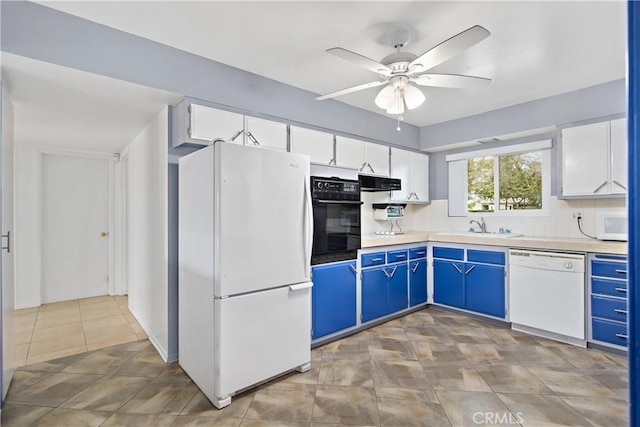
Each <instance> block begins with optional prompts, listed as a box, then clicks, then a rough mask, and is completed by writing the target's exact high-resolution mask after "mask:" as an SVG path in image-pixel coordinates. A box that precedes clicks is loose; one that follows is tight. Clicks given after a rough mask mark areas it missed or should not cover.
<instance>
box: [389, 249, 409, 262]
mask: <svg viewBox="0 0 640 427" xmlns="http://www.w3.org/2000/svg"><path fill="white" fill-rule="evenodd" d="M408 256H409V254H408V253H407V250H406V249H401V250H398V251H389V252H387V264H391V263H392V262H402V261H406V260H407V259H408V258H407V257H408Z"/></svg>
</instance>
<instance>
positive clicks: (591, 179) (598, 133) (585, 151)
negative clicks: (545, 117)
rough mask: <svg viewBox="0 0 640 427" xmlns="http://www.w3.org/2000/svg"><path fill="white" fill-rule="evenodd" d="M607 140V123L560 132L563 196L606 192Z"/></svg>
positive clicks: (607, 179)
mask: <svg viewBox="0 0 640 427" xmlns="http://www.w3.org/2000/svg"><path fill="white" fill-rule="evenodd" d="M608 137H609V123H608V122H600V123H594V124H590V125H586V126H576V127H572V128H567V129H563V130H562V194H563V195H565V196H584V195H594V194H604V193H608V192H609V187H608V183H609V173H608V164H607V163H608V160H607V159H608V158H609V150H608V148H607V140H608Z"/></svg>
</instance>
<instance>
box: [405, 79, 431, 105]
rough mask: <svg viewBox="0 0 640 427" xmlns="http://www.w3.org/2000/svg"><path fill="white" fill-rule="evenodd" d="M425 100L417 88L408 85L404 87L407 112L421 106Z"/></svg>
mask: <svg viewBox="0 0 640 427" xmlns="http://www.w3.org/2000/svg"><path fill="white" fill-rule="evenodd" d="M425 99H426V98H425V96H424V93H422V91H421V90H420V89H418V88H417V87H415V86H413V85H410V84H408V85H406V86H405V87H404V103H405V104H407V108H408V109H409V110H413V109H415V108H418V107H419V106H421V105H422V103H423V102H424V100H425Z"/></svg>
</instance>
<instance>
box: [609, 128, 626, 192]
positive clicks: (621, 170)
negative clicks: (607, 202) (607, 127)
mask: <svg viewBox="0 0 640 427" xmlns="http://www.w3.org/2000/svg"><path fill="white" fill-rule="evenodd" d="M628 182H629V181H628V178H627V119H618V120H612V121H611V193H623V194H625V193H626V192H627V186H628Z"/></svg>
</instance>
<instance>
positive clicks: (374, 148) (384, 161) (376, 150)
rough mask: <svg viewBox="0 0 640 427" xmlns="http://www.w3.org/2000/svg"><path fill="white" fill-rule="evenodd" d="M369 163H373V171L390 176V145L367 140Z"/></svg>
mask: <svg viewBox="0 0 640 427" xmlns="http://www.w3.org/2000/svg"><path fill="white" fill-rule="evenodd" d="M367 163H369V164H370V165H371V169H373V172H372V173H375V174H377V175H384V176H389V147H387V146H386V145H382V144H374V143H373V142H367Z"/></svg>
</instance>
